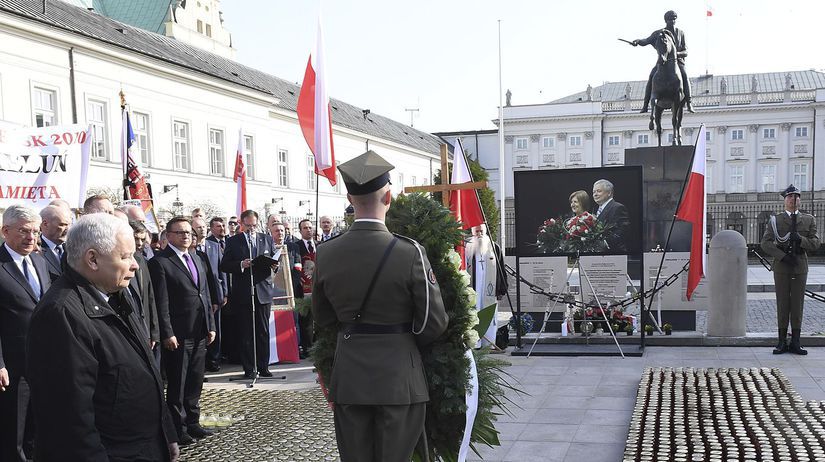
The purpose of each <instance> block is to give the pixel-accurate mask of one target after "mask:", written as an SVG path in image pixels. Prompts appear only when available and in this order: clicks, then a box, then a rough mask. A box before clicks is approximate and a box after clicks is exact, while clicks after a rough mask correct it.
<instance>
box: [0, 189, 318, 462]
mask: <svg viewBox="0 0 825 462" xmlns="http://www.w3.org/2000/svg"><path fill="white" fill-rule="evenodd" d="M77 215H80V217H79V218H78V217H77ZM320 221H321V226H320V227H321V232H320V233H319V235H318V239H316V236H314V233H313V231H314V230H313V226H312V223H311V222H310V221H309V220H304V221H302V222H300V223H299V229H300V231H301V237H300V238H297V237H294V236H292V235H291V233H290V232H289V223H285V222H281V221H280V220H279V218H278V217H276V216H271V217H269V218H268V220H267V221H266V230H265V231H264V232H260V231H259V229H258V227H259V218H258V214H257V213H256V212H255V211H253V210H247V211H244V212H243V213H242V214H241V216H240V217H235V216H232V217H230V218H229V219H228V220H224V218H223V217H211V218H207V217H204V215H203V213H202V211H201V210H199V209H195V210H193V211H192V214H191V216H190V217H174V218H172V219H171V220H169V221H168V222H167V223H165V224H162V225H161V226H160V228H161V230H160V233H151V232H150V231H149V230H148V229H147V226H146V215H145V213H144V211H143V210H142V209H141V208H140V207H138V206H134V205H124V206H121V207H117V208H116V207H115V206H114V204H113V203H112V202H111V201H110V200H109V199H108V198H107V197H105V196H92V197H89V198H88V199H87V200H86V202H85V204H84V207H83V210H82V211H79V213H75V211H73V210H72V209H71V208H70V207H69V204H67V203H66V202H64V201H60V200H56V201H54V202H52V203H51V204H50V205H48V206H46V207H45V208H43V209H42V210H41V211H40V212H39V213H36V212H35V211H34V210H32V209H30V208H28V207H25V206H19V205H15V206H11V207H9V208H8V209H6V210H5V212H4V213H3V224H2V235H3V240H4V242H3V244H2V245H0V266H2V268H3V270H0V299H2V300H3V302H2V303H0V462H4V461H14V462H17V461H25V460H27V459H32V458H35V459H36V460H38V461H41V460H42V461H49V460H123V461H127V460H128V461H135V460H176V459H177V457H178V454H179V451H178V447H179V445H187V444H191V443H193V442H194V441H196V440H197V439H201V438H205V437H208V436H210V435H211V434H212V432H211V431H210V430H208V429H206V428H203V427H202V426H201V425H200V424H199V416H200V407H199V400H200V394H201V389H202V385H203V381H204V374H205V372H207V371H211V372H217V371H219V370H220V368H221V364H222V362H223V361H227V360H229V361H234V362H239V363H241V364H242V366H243V370H244V377H245V378H248V379H254V378H256V377H257V376H262V377H269V376H271V375H272V374H271V372H270V371H269V364H270V359H269V344H270V335H271V333H270V328H269V326H270V323H269V317H270V314H271V304H272V300H273V297H274V296H275V295H276V294H275V292H274V290H275V284H274V283H273V275H275V274H276V273H277V271H279V270H280V268H279V265H278V264H277V263H273V264H271V265H269V267H267V268H264V272H263V273H261V272H260V271H258V269H259V268H257V267H255V268H253V267H252V266H253V260H255V258H256V257H258V256H260V255H267V256H275V255H276V249H281V250H285V251H286V253H287V260H286V261H288V262H289V267H288V268H287V270H288V271H291V276H292V281H293V291H294V295H295V297H298V298H302V297H304V294H310V293H311V291H312V269H313V266H314V265H313V262H314V260H315V246H316V245H317V244H319V243H320V242H321V240H324V241H325V240H328V239H329V238H331V237H332V236H333V235H334V234H333V232H332V220H331V219H329V218H328V217H322V219H321V220H320ZM281 261H283V260H281ZM270 262H271V260H270ZM259 274H260V276H259ZM253 297H254V298H253ZM253 303H254V307H253ZM35 307H37V309H36V310H35ZM253 308H254V309H253ZM253 320H254V323H253ZM296 321H297V326H298V332H299V339H300V345H301V352H300V354H301V356H302V357H305V356H306V354H307V352H308V349H309V348H310V346H311V344H312V319H311V316H310V315H307V316H302V317H301V318H300V319H296ZM253 325H254V327H253ZM222 334H223V335H222ZM253 344H254V346H253ZM164 381H165V383H166V392H165V395H164ZM127 396H128V399H127V398H126V397H127ZM127 416H128V417H127ZM135 416H139V418H138V420H140V421H139V422H136V421H135V420H134V419H135Z"/></svg>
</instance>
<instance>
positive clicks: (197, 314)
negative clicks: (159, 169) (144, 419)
mask: <svg viewBox="0 0 825 462" xmlns="http://www.w3.org/2000/svg"><path fill="white" fill-rule="evenodd" d="M166 235H167V239H168V240H169V245H168V246H167V247H166V249H164V250H162V251H160V252H157V253H156V254H155V256H154V258H152V259H151V260H149V271H150V272H151V274H152V285H153V286H154V289H155V301H156V303H157V307H158V318H159V319H160V337H161V340H162V342H163V348H164V349H163V362H164V365H165V368H166V378H167V381H168V386H167V390H166V403H167V405H168V406H169V412H170V413H171V414H172V421H173V422H174V424H175V429H176V430H177V432H178V437H179V438H180V440H179V442H180V444H181V445H186V444H191V443H192V442H194V440H193V439H192V438H193V437H194V438H203V437H206V436H209V435H211V434H212V432H211V431H209V430H206V429H204V428H203V427H201V426H200V424H199V423H198V419H199V417H200V405H199V401H200V396H201V387H202V386H203V374H204V366H205V364H204V362H205V359H206V346H207V345H208V344H210V343H212V341H213V340H214V339H215V320H214V318H213V315H212V313H213V309H214V308H216V306H217V300H218V294H217V293H210V290H209V287H210V285H209V282H208V277H209V275H208V272H209V270H208V269H207V268H206V265H204V264H203V260H201V259H200V258H199V257H198V256H197V255H195V254H194V253H191V252H190V251H189V248H190V246H191V245H192V225H191V224H190V222H189V220H188V219H187V218H183V217H175V218H172V219H171V220H169V223H167V224H166ZM213 292H214V291H213Z"/></svg>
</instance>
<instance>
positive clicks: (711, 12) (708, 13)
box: [707, 5, 713, 17]
mask: <svg viewBox="0 0 825 462" xmlns="http://www.w3.org/2000/svg"><path fill="white" fill-rule="evenodd" d="M711 16H713V8H711V7H710V5H708V9H707V17H711Z"/></svg>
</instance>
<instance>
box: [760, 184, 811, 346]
mask: <svg viewBox="0 0 825 462" xmlns="http://www.w3.org/2000/svg"><path fill="white" fill-rule="evenodd" d="M782 197H783V198H784V202H785V211H784V212H780V213H778V214H776V215H774V216H772V217H771V219H770V221H769V222H768V226H766V227H765V234H764V235H763V236H762V242H761V247H762V250H764V251H765V252H766V253H767V254H768V255H770V256H772V257H773V280H774V285H775V286H776V318H777V321H778V324H779V342H778V343H777V345H776V348H775V349H774V350H773V354H782V353H785V352H786V351H790V352H791V353H796V354H798V355H806V354H808V352H807V351H806V350H804V349H803V348H802V345H801V343H800V330H801V329H802V305H803V303H804V299H805V283H806V282H807V280H808V254H807V252H809V251H814V250H817V249H818V248H819V244H820V241H819V236H817V234H816V220H815V219H814V217H813V215H810V214H807V213H803V212H801V211H800V210H799V204H800V191H799V189H797V188H796V186H794V185H790V186H788V188H787V189H785V191H783V192H782ZM788 318H790V321H791V343H790V345H788V344H787V337H788Z"/></svg>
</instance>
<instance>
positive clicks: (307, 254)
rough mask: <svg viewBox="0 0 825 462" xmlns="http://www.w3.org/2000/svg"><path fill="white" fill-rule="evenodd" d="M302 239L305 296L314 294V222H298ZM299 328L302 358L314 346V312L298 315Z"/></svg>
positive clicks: (302, 270) (302, 272) (302, 271)
mask: <svg viewBox="0 0 825 462" xmlns="http://www.w3.org/2000/svg"><path fill="white" fill-rule="evenodd" d="M298 230H299V231H300V233H301V239H298V240H296V241H295V244H296V245H297V246H298V253H299V255H300V256H301V278H300V281H301V290H302V291H303V293H304V296H309V295H310V294H312V273H313V271H314V270H315V248H316V246H317V245H318V242H316V241H315V239H313V232H312V231H313V228H312V222H311V221H309V220H306V219H304V220H301V221H300V222H299V223H298ZM298 329H299V332H300V337H301V358H305V357H306V356H307V355H308V354H309V349H310V348H311V347H312V335H313V333H312V313H311V312H310V313H307V314H305V315H300V316H298Z"/></svg>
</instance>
